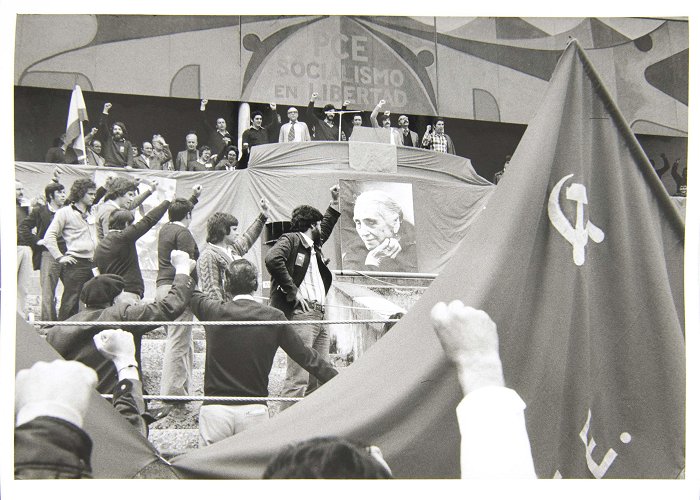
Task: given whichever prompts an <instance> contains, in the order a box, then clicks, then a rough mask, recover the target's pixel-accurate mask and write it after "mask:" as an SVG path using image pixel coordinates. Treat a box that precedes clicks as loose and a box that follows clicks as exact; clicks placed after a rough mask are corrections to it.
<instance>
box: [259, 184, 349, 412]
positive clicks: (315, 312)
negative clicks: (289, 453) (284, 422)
mask: <svg viewBox="0 0 700 500" xmlns="http://www.w3.org/2000/svg"><path fill="white" fill-rule="evenodd" d="M338 193H339V190H338V186H337V185H335V186H333V187H332V188H331V203H330V206H329V207H328V209H327V210H326V213H325V214H323V215H322V214H321V212H319V211H318V210H317V209H315V208H314V207H311V206H309V205H300V206H298V207H296V208H295V209H294V210H293V211H292V227H291V229H292V232H289V233H286V234H283V235H282V236H280V238H279V239H278V240H277V242H276V243H275V245H274V246H273V247H272V248H271V249H270V251H269V252H268V253H267V256H266V257H265V265H266V266H267V270H268V271H269V272H270V277H271V278H272V283H271V287H270V305H271V306H272V307H276V308H277V309H280V310H281V311H282V312H283V313H284V314H285V316H286V317H287V319H290V320H322V319H323V314H324V312H325V302H326V294H327V293H328V290H329V289H330V287H331V282H332V281H333V274H332V273H331V272H330V270H329V269H328V266H327V261H326V259H325V258H324V256H323V252H322V251H321V246H322V245H323V243H324V242H326V241H328V238H329V237H330V235H331V232H332V231H333V227H334V226H335V224H336V222H338V218H339V217H340V212H339V210H338ZM294 329H295V331H296V332H297V334H298V335H299V337H301V339H302V341H303V342H304V345H306V346H307V347H312V348H314V349H315V350H316V351H318V353H319V354H320V355H321V358H322V359H325V360H326V361H327V360H328V359H329V350H330V340H329V339H328V333H327V331H326V329H325V328H323V327H322V326H321V325H320V324H312V325H295V328H294ZM317 385H318V384H317V381H316V380H315V379H313V380H311V381H310V380H309V373H308V372H307V371H306V370H304V369H303V368H302V367H301V366H299V365H298V364H297V363H295V362H294V361H293V360H292V359H288V360H287V379H286V381H285V384H284V389H283V391H282V395H283V396H285V397H300V396H304V394H305V393H307V394H308V393H310V392H311V391H313V390H314V389H316V387H317ZM290 404H291V403H290ZM287 406H289V404H283V405H282V406H281V407H282V408H286V407H287Z"/></svg>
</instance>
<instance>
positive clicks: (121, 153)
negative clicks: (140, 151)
mask: <svg viewBox="0 0 700 500" xmlns="http://www.w3.org/2000/svg"><path fill="white" fill-rule="evenodd" d="M110 109H112V103H109V102H106V103H105V105H104V107H103V108H102V115H101V116H100V125H99V128H98V133H97V138H98V139H99V140H100V142H101V143H102V156H104V159H105V167H126V166H127V165H131V163H132V160H133V155H132V152H131V142H129V141H128V140H126V126H125V125H124V123H122V122H114V124H113V125H112V127H111V128H110V127H109V124H108V123H107V117H108V116H109V110H110ZM110 132H111V134H110Z"/></svg>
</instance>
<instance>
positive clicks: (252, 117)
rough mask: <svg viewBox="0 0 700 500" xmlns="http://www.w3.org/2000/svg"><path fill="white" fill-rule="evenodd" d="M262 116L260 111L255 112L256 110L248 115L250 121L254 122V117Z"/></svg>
mask: <svg viewBox="0 0 700 500" xmlns="http://www.w3.org/2000/svg"><path fill="white" fill-rule="evenodd" d="M262 115H263V113H262V111H257V110H256V111H253V112H252V113H251V114H250V119H251V120H254V119H255V117H256V116H262Z"/></svg>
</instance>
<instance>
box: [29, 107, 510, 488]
mask: <svg viewBox="0 0 700 500" xmlns="http://www.w3.org/2000/svg"><path fill="white" fill-rule="evenodd" d="M256 118H257V116H256ZM113 148H114V149H118V147H116V146H114V147H113ZM60 176H61V172H60V170H59V169H56V170H55V171H54V173H53V177H52V178H51V179H50V182H48V183H47V185H46V187H45V190H44V196H45V203H44V204H41V205H39V206H37V207H36V208H35V209H34V210H33V211H31V212H30V213H27V210H26V207H25V206H24V205H25V204H24V203H23V202H22V200H23V186H22V184H21V183H20V182H17V185H16V193H17V225H18V234H17V244H18V247H17V248H18V299H20V300H18V308H20V311H19V312H20V313H21V314H24V315H26V312H27V311H26V309H24V310H23V309H21V308H23V307H25V304H24V299H25V298H26V292H27V289H28V283H27V282H26V281H24V280H27V279H31V274H30V273H28V272H27V269H31V268H29V267H28V266H30V265H31V266H33V267H34V269H38V270H39V275H40V281H41V304H42V306H41V319H42V320H46V321H54V322H55V323H54V324H53V325H51V326H46V327H43V328H42V330H43V333H44V334H45V335H46V339H47V341H48V342H49V343H50V344H51V345H52V346H53V347H54V348H55V349H56V351H57V352H58V353H59V354H61V355H62V356H63V358H64V359H65V360H69V361H71V362H79V363H81V364H82V365H84V366H85V367H88V368H86V369H89V370H90V375H89V376H88V375H86V373H87V372H85V371H84V370H82V375H79V376H78V374H77V373H78V372H81V370H78V369H76V368H75V365H70V366H71V368H66V366H67V365H62V366H64V367H63V368H61V369H58V368H57V369H56V370H58V371H57V372H56V373H53V377H54V379H60V380H64V379H62V378H61V377H68V378H70V377H73V376H74V375H75V378H76V380H75V381H74V382H75V385H80V384H82V385H84V386H85V387H87V388H89V389H92V388H95V389H97V390H98V391H99V392H100V393H114V394H115V397H114V402H115V407H116V408H117V409H118V411H120V412H121V413H122V414H124V415H125V417H126V418H127V419H128V420H129V421H130V422H132V423H134V425H136V427H137V428H138V429H139V431H140V432H142V433H143V434H147V431H148V426H147V424H148V423H149V422H151V421H152V420H153V418H154V414H156V413H157V415H158V416H164V415H166V414H168V413H173V412H172V410H174V409H181V408H182V406H183V405H184V404H185V403H186V401H187V397H188V396H191V395H192V391H193V387H192V369H193V352H194V349H193V340H192V326H191V325H185V326H182V325H178V326H176V325H170V324H168V323H169V322H172V321H190V320H192V319H193V317H194V316H196V317H197V318H198V319H199V320H202V321H209V320H216V321H252V322H261V321H262V322H270V321H271V322H276V323H275V324H273V325H270V324H266V325H265V324H256V323H253V324H249V325H245V326H231V325H205V327H204V329H205V333H206V358H205V370H204V395H205V396H213V397H224V398H225V397H243V398H246V397H256V398H257V397H267V396H268V379H269V373H270V370H271V368H272V363H273V359H274V356H275V353H276V351H277V349H278V348H279V347H281V348H282V349H283V350H284V351H285V352H286V353H287V355H288V363H287V374H286V379H285V382H284V388H283V390H282V393H281V395H282V396H287V397H290V398H293V397H304V396H306V395H308V394H309V393H311V392H312V391H314V390H315V389H316V388H317V387H319V386H320V385H321V384H323V383H325V382H327V381H328V380H330V379H331V378H333V377H335V376H336V375H337V374H338V372H337V370H336V369H335V368H334V367H333V365H332V364H331V363H330V356H329V348H330V340H329V337H328V333H327V331H326V329H325V328H324V327H323V326H322V325H321V324H320V323H318V322H316V323H311V324H297V323H290V322H288V321H286V320H323V319H324V315H325V309H326V296H327V294H328V291H329V289H330V287H331V283H332V280H333V274H332V273H331V271H330V270H329V268H328V263H329V260H328V259H326V257H325V256H324V254H323V244H324V242H325V241H327V240H328V238H329V236H330V235H331V233H332V231H333V229H334V226H335V225H336V223H337V221H338V219H339V217H340V212H339V187H338V186H337V185H336V186H333V187H332V188H331V189H330V203H329V205H328V207H327V209H326V210H325V213H322V212H321V211H319V210H318V209H317V208H315V207H312V206H309V205H300V206H298V207H296V208H295V209H294V210H293V211H292V213H291V228H290V231H289V232H287V233H285V234H283V235H281V236H280V237H279V238H278V240H277V241H276V243H275V244H274V245H273V246H272V248H271V249H270V250H269V251H268V253H267V256H266V258H265V265H266V267H267V270H268V272H269V273H270V276H271V294H270V304H269V305H266V304H263V303H260V302H259V301H258V299H256V297H254V293H255V292H256V290H257V289H258V285H259V283H258V276H259V273H258V269H256V266H255V265H254V264H253V263H252V262H250V261H249V260H247V259H245V254H246V253H247V252H248V251H249V249H250V248H251V246H252V245H253V244H254V242H255V241H256V240H257V239H258V238H259V237H260V234H261V232H262V230H263V227H264V225H265V222H266V221H267V219H268V212H269V206H268V203H267V201H266V200H264V199H262V200H260V213H259V215H258V216H257V217H256V218H255V220H254V221H253V222H252V223H251V225H250V226H249V227H248V228H247V229H246V230H245V231H244V232H239V221H238V219H237V218H236V217H235V215H234V214H230V213H224V212H216V213H214V214H211V215H210V216H209V217H208V219H207V237H206V243H204V244H203V245H202V246H201V248H200V246H199V245H198V243H197V241H196V240H195V238H194V236H193V235H192V233H191V232H190V230H189V224H190V222H191V220H192V212H193V211H194V210H196V205H197V203H198V201H199V199H200V197H202V196H206V193H203V191H202V187H201V185H196V186H194V187H193V189H192V193H191V196H190V197H189V198H180V197H176V196H175V194H174V193H172V194H171V195H170V196H169V199H166V200H164V201H162V202H161V203H159V204H158V205H156V206H155V207H154V208H151V209H150V210H149V211H148V212H146V213H145V214H143V216H142V217H141V218H140V219H139V220H138V221H135V216H134V213H133V211H134V210H135V209H136V208H137V207H139V206H140V205H141V204H142V203H143V202H144V201H145V200H146V199H147V198H148V197H149V196H151V195H152V193H153V192H154V191H156V190H157V188H158V184H157V181H148V182H146V186H147V187H146V189H144V190H143V191H142V192H139V189H138V181H137V180H135V179H134V178H132V177H125V176H120V175H117V174H115V173H111V174H109V175H108V177H107V179H106V181H105V182H104V185H102V186H99V187H98V186H97V185H96V183H95V182H94V181H93V180H92V179H91V178H88V177H80V178H78V179H77V180H75V181H74V182H73V184H72V185H71V186H70V189H69V190H68V193H66V191H67V190H66V188H65V186H64V185H63V184H61V181H60ZM166 213H167V214H168V221H167V222H165V223H164V224H162V226H161V227H160V229H159V231H158V240H157V247H158V274H157V277H156V283H155V285H156V296H155V300H154V301H145V300H143V297H144V290H145V283H144V277H143V274H142V272H141V269H140V266H139V258H138V257H139V256H138V251H137V247H136V243H137V241H138V240H139V238H141V237H142V236H144V235H145V234H146V233H147V232H148V231H149V230H150V229H151V228H152V227H154V226H155V225H156V224H157V223H158V222H159V221H160V220H161V219H162V218H163V217H164V216H165V214H166ZM19 266H22V267H23V268H24V269H19ZM59 280H60V281H61V282H62V283H63V295H62V297H61V300H60V308H59V309H58V311H57V310H56V303H57V300H56V288H57V283H58V281H59ZM23 294H25V295H24V296H23ZM436 314H437V316H436V318H439V317H442V316H444V314H443V313H439V312H438V313H436ZM445 314H446V313H445ZM450 314H456V313H450ZM441 315H442V316H441ZM25 317H26V316H25ZM63 320H68V321H70V322H80V323H81V324H80V326H76V325H71V324H69V323H68V322H62V321H63ZM123 321H148V322H153V324H150V325H137V326H133V325H129V326H123V330H124V331H123V332H121V333H114V332H105V331H104V330H103V328H104V327H102V326H100V325H96V324H94V322H123ZM436 321H437V320H436ZM455 321H456V320H455ZM158 323H160V324H163V325H164V326H165V330H166V340H165V344H166V347H165V351H164V354H163V366H162V377H161V395H164V396H184V398H183V400H180V401H176V402H170V403H168V404H162V405H161V406H160V407H158V408H157V409H155V410H157V412H156V411H155V410H154V411H151V412H149V411H147V408H146V405H145V404H144V403H143V398H142V397H141V396H140V395H139V394H141V386H140V382H139V381H140V377H141V374H140V366H141V359H140V358H141V340H142V337H143V335H144V334H146V333H147V332H148V331H150V330H152V329H153V328H155V326H154V325H158ZM443 323H444V321H443ZM441 324H442V323H441ZM448 326H449V325H448ZM436 328H437V327H436ZM441 328H442V329H443V330H444V328H446V327H445V326H444V325H443V327H441ZM494 332H495V328H494ZM494 334H495V333H494ZM125 336H128V341H126V340H124V338H125ZM99 339H101V340H99ZM115 339H119V340H115ZM112 343H115V344H119V345H122V344H128V349H126V354H124V355H119V354H118V353H116V351H115V350H114V349H111V348H109V346H110V345H112ZM494 345H495V346H496V349H497V345H498V344H497V342H496V343H495V344H494ZM105 346H108V347H105ZM455 348H456V347H455ZM450 349H452V348H446V350H448V351H449V350H450ZM117 350H118V351H119V349H117ZM460 359H461V358H460ZM42 366H43V365H42ZM37 372H41V373H44V374H45V373H48V372H51V370H49V369H48V368H47V367H46V366H43V367H42V368H37ZM72 374H73V375H72ZM23 376H28V375H22V374H21V373H20V375H18V389H17V391H18V392H17V394H18V398H20V399H19V400H18V401H19V402H18V404H17V411H18V415H19V416H18V420H17V423H18V431H25V430H26V431H27V432H26V433H24V436H25V437H24V438H22V439H20V440H19V441H17V442H18V443H20V444H21V443H24V442H25V441H26V442H27V443H32V446H35V445H36V441H37V439H38V437H37V436H40V435H43V433H44V431H42V430H41V428H43V427H45V426H47V425H48V426H52V425H54V424H55V422H45V421H43V422H41V423H40V425H39V427H40V430H39V431H35V430H32V425H33V424H32V421H34V419H36V418H39V417H40V416H41V415H42V414H41V412H39V413H37V410H36V408H34V410H32V411H28V410H25V411H24V412H23V411H22V407H23V404H22V401H24V400H23V399H22V397H21V393H22V392H23V391H25V390H26V391H30V392H31V391H32V389H31V388H30V387H29V386H31V385H32V384H29V383H26V384H24V383H21V382H22V380H23V379H22V377H23ZM125 378H128V379H130V380H132V382H131V383H128V384H124V383H123V381H124V379H125ZM496 378H497V377H496ZM77 379H80V380H77ZM494 380H495V379H494ZM81 381H82V382H81ZM137 382H138V383H137ZM501 385H502V380H501ZM468 390H473V388H470V389H465V392H466V391H468ZM39 392H41V394H42V395H43V396H48V395H50V391H39ZM69 399H72V398H69ZM291 404H293V402H289V401H288V402H285V403H284V404H283V405H282V408H281V409H282V410H284V409H286V408H287V407H288V406H290V405H291ZM48 407H49V408H51V405H48ZM80 411H81V410H80V404H78V405H77V408H74V412H69V415H68V417H70V418H65V420H67V421H68V424H66V423H61V424H60V425H59V427H61V428H64V431H65V432H68V433H69V434H71V435H72V436H73V438H72V439H73V440H74V441H76V442H78V443H82V444H81V445H80V446H78V448H79V450H81V451H80V453H83V454H84V453H85V452H86V450H87V452H88V453H89V446H87V445H86V444H85V443H87V442H89V438H87V437H86V436H84V435H83V434H81V432H80V429H79V428H80V426H81V425H80V424H81V418H75V415H76V414H80ZM177 413H178V412H177V411H175V412H174V413H173V414H174V415H176V414H177ZM521 413H522V411H521ZM48 415H49V416H53V417H58V418H64V417H66V415H63V414H59V415H52V414H51V413H48ZM20 417H21V418H20ZM268 418H269V414H268V409H267V405H266V404H259V403H254V404H246V403H245V402H240V401H235V402H232V401H205V402H204V403H203V404H202V405H201V408H200V413H199V432H200V446H207V445H209V444H212V443H215V442H218V441H220V440H223V439H226V438H227V437H230V436H232V435H234V434H237V433H240V432H243V431H245V430H246V429H248V428H250V427H252V426H255V425H257V424H259V423H261V422H264V421H265V420H267V419H268ZM34 423H35V424H36V422H34ZM27 426H28V427H27ZM66 427H68V428H69V429H68V430H65V428H66ZM75 427H77V428H78V429H77V430H76V429H75ZM49 441H51V440H49ZM59 441H60V442H63V441H61V440H59ZM67 441H71V439H67ZM48 444H49V445H50V446H57V445H58V444H60V443H58V444H57V443H56V442H52V443H48ZM312 445H313V446H319V447H323V448H324V449H327V450H328V453H329V454H330V455H329V456H333V455H334V454H335V453H340V452H339V451H338V450H340V449H341V448H342V447H343V446H350V444H348V443H339V442H338V441H337V440H334V441H331V442H326V441H323V440H321V441H319V442H314V443H312ZM338 447H340V448H338ZM21 449H22V447H21V446H20V448H19V451H18V453H19V455H17V456H18V457H23V458H21V459H20V458H18V459H17V463H16V468H18V469H16V470H19V472H18V475H19V476H25V477H34V476H33V474H35V473H36V471H34V472H32V470H33V467H32V466H31V463H32V461H33V460H34V459H35V458H36V455H35V454H34V453H33V452H30V453H29V454H28V455H27V456H24V455H22V451H21ZM358 449H359V448H358ZM361 453H363V455H362V456H363V457H365V458H366V457H367V456H369V457H370V458H371V455H367V454H366V453H364V452H361ZM58 456H59V457H61V458H64V457H65V455H64V454H59V455H58ZM285 456H287V458H286V459H284V460H291V461H292V462H294V461H295V460H297V459H298V457H296V458H295V453H294V452H290V450H287V455H285ZM33 457H34V458H33ZM284 460H282V461H283V462H284ZM75 463H78V464H85V463H87V464H89V460H88V461H87V462H86V461H85V459H84V457H81V458H80V460H77V461H76V462H75ZM27 464H30V465H27ZM375 465H376V464H375ZM278 466H279V467H282V465H280V464H279V463H278ZM39 469H41V470H43V466H41V467H39ZM331 469H336V466H333V467H331ZM329 470H330V469H329ZM337 470H343V469H342V468H341V469H337ZM371 470H373V471H375V472H376V471H380V472H381V471H384V472H381V474H383V475H381V476H377V477H390V472H386V470H388V469H385V468H383V467H378V468H377V467H374V466H373V468H372V469H371ZM22 471H24V472H22ZM84 472H85V471H84V470H81V471H80V472H79V473H78V472H76V474H78V475H83V473H84ZM266 474H267V477H283V476H281V475H279V474H282V473H275V472H269V473H267V472H266ZM284 474H287V473H286V472H285V473H284ZM290 477H302V476H290Z"/></svg>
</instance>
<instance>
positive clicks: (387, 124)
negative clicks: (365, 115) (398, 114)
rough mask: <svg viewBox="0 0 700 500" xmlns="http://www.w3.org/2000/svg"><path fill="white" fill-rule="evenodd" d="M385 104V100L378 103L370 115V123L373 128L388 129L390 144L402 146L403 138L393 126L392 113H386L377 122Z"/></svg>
mask: <svg viewBox="0 0 700 500" xmlns="http://www.w3.org/2000/svg"><path fill="white" fill-rule="evenodd" d="M385 104H386V101H385V100H384V99H382V100H381V101H379V102H378V103H377V105H376V106H375V107H374V109H373V110H372V113H371V114H370V115H369V121H370V122H371V123H372V127H373V128H384V129H387V130H388V131H389V144H394V145H396V146H398V145H400V144H402V141H401V136H400V135H399V131H398V130H396V129H395V128H393V127H392V126H391V111H384V114H383V115H382V116H381V117H379V120H377V116H378V115H379V111H380V110H381V109H382V108H383V107H384V105H385Z"/></svg>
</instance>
